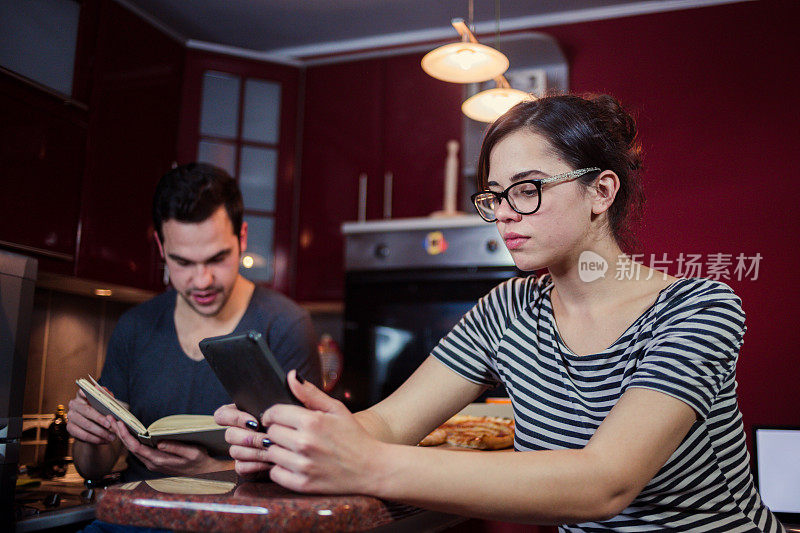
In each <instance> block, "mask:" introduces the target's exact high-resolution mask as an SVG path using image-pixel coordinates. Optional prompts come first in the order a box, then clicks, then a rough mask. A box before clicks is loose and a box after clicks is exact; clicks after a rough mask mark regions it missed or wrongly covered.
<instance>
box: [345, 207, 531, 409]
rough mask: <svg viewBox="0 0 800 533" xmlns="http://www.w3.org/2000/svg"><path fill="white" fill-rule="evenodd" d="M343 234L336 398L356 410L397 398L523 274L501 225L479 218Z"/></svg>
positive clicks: (348, 229) (384, 224)
mask: <svg viewBox="0 0 800 533" xmlns="http://www.w3.org/2000/svg"><path fill="white" fill-rule="evenodd" d="M342 231H343V233H344V235H345V302H344V304H345V305H344V332H343V353H344V367H343V369H342V379H341V381H340V383H339V385H338V386H337V389H336V391H335V392H334V395H335V396H337V397H339V398H340V399H342V400H343V401H344V402H345V403H346V404H347V405H348V407H349V408H350V409H352V410H361V409H364V408H366V407H368V406H370V405H373V404H375V403H376V402H378V401H380V400H382V399H383V398H385V397H387V396H388V395H389V394H391V393H392V392H393V391H394V390H395V389H397V387H398V386H400V384H402V383H403V382H404V381H405V380H406V379H407V378H408V377H409V376H410V375H411V374H412V373H413V372H414V370H415V369H416V368H417V367H418V366H419V365H420V363H421V362H422V361H423V360H424V359H425V358H426V357H427V356H428V354H429V353H430V351H431V350H432V349H433V347H434V346H435V345H436V344H437V343H438V342H439V339H441V338H442V337H443V336H444V335H445V334H447V332H448V331H450V329H451V328H452V327H453V326H454V325H455V324H456V323H457V322H458V320H459V319H460V318H461V317H462V316H463V315H464V313H466V312H467V311H468V310H469V309H470V308H472V306H474V305H475V303H476V302H477V301H478V299H479V298H480V297H481V296H483V295H485V294H486V293H487V292H489V291H490V290H491V289H492V288H493V287H495V286H497V285H498V284H499V283H501V282H502V281H503V280H506V279H508V278H510V277H513V276H516V275H520V272H519V270H517V269H516V267H515V266H514V262H513V260H512V258H511V255H510V254H509V252H508V250H507V249H506V247H505V245H504V244H503V242H502V240H501V239H500V236H499V235H498V233H497V229H496V227H495V225H494V224H487V223H486V222H484V221H483V220H482V219H480V217H478V216H457V217H447V218H424V219H423V218H420V219H396V220H385V221H374V222H357V223H356V222H354V223H345V224H344V225H343V226H342ZM486 394H487V395H490V396H505V395H506V394H505V391H504V390H502V389H494V390H492V391H487V393H486Z"/></svg>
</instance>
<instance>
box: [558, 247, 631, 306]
mask: <svg viewBox="0 0 800 533" xmlns="http://www.w3.org/2000/svg"><path fill="white" fill-rule="evenodd" d="M626 261H630V258H629V257H628V256H627V255H625V254H624V253H623V252H622V250H621V249H620V247H619V246H618V245H617V243H616V241H614V240H613V239H605V240H600V241H595V242H593V243H591V244H590V245H587V246H586V248H585V249H583V250H577V251H576V252H575V253H574V254H572V255H571V256H570V257H568V258H566V259H565V260H564V261H562V262H560V263H559V264H557V265H553V266H551V267H550V268H548V271H549V272H550V277H551V278H552V280H553V285H554V292H555V293H556V294H557V296H558V299H559V300H560V301H561V303H562V305H564V306H565V307H567V308H575V307H582V308H593V307H601V306H603V305H604V304H607V303H608V302H609V301H613V300H615V296H619V295H620V291H621V290H622V289H623V287H624V285H626V284H627V283H628V282H629V281H630V280H628V279H626V278H624V277H620V276H617V270H618V268H621V267H622V266H623V265H625V264H626Z"/></svg>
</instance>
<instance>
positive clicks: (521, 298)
mask: <svg viewBox="0 0 800 533" xmlns="http://www.w3.org/2000/svg"><path fill="white" fill-rule="evenodd" d="M552 286H553V284H552V281H551V279H550V275H549V274H542V275H538V276H537V275H536V274H531V275H528V276H517V277H513V278H509V279H507V280H505V281H503V282H502V283H500V284H499V285H497V286H496V287H495V288H493V289H492V290H491V291H489V293H488V294H487V295H486V296H484V297H483V298H481V301H482V303H483V304H484V305H488V306H490V307H491V308H494V309H497V308H501V309H507V310H510V311H511V312H512V314H517V313H518V312H519V311H521V310H522V309H526V308H528V307H530V306H531V305H535V304H536V302H539V301H541V296H542V295H543V294H545V293H547V292H548V291H549V290H550V289H551V288H552Z"/></svg>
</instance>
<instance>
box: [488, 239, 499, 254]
mask: <svg viewBox="0 0 800 533" xmlns="http://www.w3.org/2000/svg"><path fill="white" fill-rule="evenodd" d="M498 247H499V245H498V244H497V241H496V240H495V239H489V241H488V242H487V243H486V249H487V250H488V251H490V252H496V251H497V248H498Z"/></svg>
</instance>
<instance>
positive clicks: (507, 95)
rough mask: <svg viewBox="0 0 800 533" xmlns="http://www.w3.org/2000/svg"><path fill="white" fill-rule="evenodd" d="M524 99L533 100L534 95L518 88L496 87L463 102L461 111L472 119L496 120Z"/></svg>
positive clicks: (482, 120) (481, 120) (480, 120)
mask: <svg viewBox="0 0 800 533" xmlns="http://www.w3.org/2000/svg"><path fill="white" fill-rule="evenodd" d="M523 100H533V96H532V95H531V94H529V93H526V92H524V91H520V90H518V89H511V88H509V87H496V88H494V89H488V90H486V91H481V92H479V93H478V94H476V95H473V96H471V97H469V98H467V100H466V101H465V102H464V103H463V104H461V111H462V112H463V113H464V114H465V115H467V116H468V117H469V118H471V119H472V120H477V121H479V122H494V121H495V120H497V118H498V117H499V116H500V115H502V114H503V113H505V112H506V111H508V110H509V109H511V108H512V107H513V106H515V105H516V104H518V103H520V102H522V101H523Z"/></svg>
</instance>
